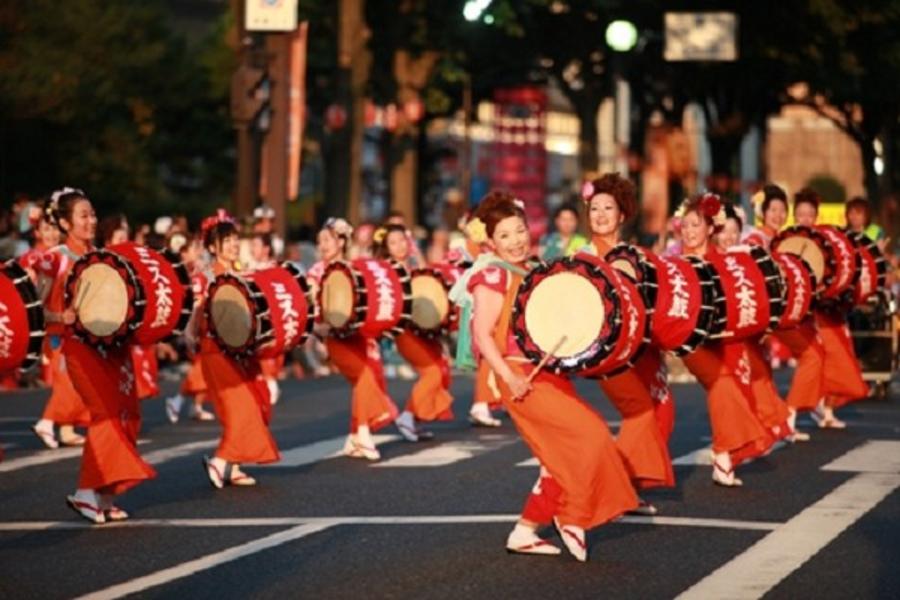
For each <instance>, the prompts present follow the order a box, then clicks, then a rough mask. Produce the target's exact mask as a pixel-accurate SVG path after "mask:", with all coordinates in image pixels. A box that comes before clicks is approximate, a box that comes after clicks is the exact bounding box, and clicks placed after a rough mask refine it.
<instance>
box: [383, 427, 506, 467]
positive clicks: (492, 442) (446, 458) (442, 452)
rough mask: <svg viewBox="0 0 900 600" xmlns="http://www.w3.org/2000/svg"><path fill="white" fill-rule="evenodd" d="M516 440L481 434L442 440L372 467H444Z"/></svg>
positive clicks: (502, 436)
mask: <svg viewBox="0 0 900 600" xmlns="http://www.w3.org/2000/svg"><path fill="white" fill-rule="evenodd" d="M517 440H518V438H517V437H515V436H506V435H496V434H495V435H490V434H487V435H482V436H479V439H477V440H458V441H452V442H444V443H442V444H440V445H438V446H431V447H429V448H425V449H423V450H419V451H418V452H413V453H412V454H405V455H403V456H397V457H394V458H390V459H387V460H384V461H381V462H378V463H373V464H372V466H373V467H377V468H390V467H445V466H447V465H451V464H453V463H456V462H459V461H461V460H468V459H470V458H473V457H475V456H478V455H480V454H485V453H487V452H491V451H493V450H498V449H500V448H502V447H504V446H509V445H510V444H513V443H515V442H516V441H517Z"/></svg>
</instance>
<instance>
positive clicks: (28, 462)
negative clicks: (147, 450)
mask: <svg viewBox="0 0 900 600" xmlns="http://www.w3.org/2000/svg"><path fill="white" fill-rule="evenodd" d="M149 441H150V440H138V445H143V444H146V443H148V442H149ZM80 457H81V446H77V447H74V448H58V449H56V450H50V449H47V450H38V451H37V452H36V453H35V454H30V455H28V456H23V457H21V458H12V459H9V460H4V461H3V462H0V473H9V472H11V471H18V470H19V469H27V468H28V467H37V466H40V465H46V464H50V463H54V462H58V461H61V460H68V459H70V458H80Z"/></svg>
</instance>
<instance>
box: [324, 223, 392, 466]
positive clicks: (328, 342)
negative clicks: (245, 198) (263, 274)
mask: <svg viewBox="0 0 900 600" xmlns="http://www.w3.org/2000/svg"><path fill="white" fill-rule="evenodd" d="M352 235H353V228H352V227H351V226H350V224H349V223H347V221H345V220H344V219H335V218H331V219H328V220H327V221H326V222H325V225H324V226H323V227H322V229H321V230H320V231H319V233H318V236H317V238H316V241H317V245H318V251H319V261H318V262H317V263H316V264H314V265H313V266H312V267H311V268H310V270H309V273H308V274H307V278H308V279H309V282H310V285H311V286H312V287H313V289H314V291H316V292H317V290H318V289H319V288H320V287H321V283H322V277H323V275H324V273H325V269H326V267H327V266H328V265H329V264H331V263H333V262H336V261H340V260H344V259H346V257H347V252H348V250H349V245H350V239H351V236H352ZM316 327H317V330H318V333H319V334H320V335H326V336H327V337H325V346H326V347H327V349H328V354H329V356H330V358H331V361H332V362H333V363H334V365H335V366H336V367H337V369H338V371H340V372H341V374H342V375H343V376H344V377H346V378H347V381H349V382H350V384H351V385H352V386H353V394H352V399H351V408H350V434H349V435H348V436H347V441H346V442H345V443H344V454H346V455H347V456H350V457H353V458H365V459H367V460H378V459H380V458H381V453H380V452H378V448H376V447H375V440H374V439H373V438H372V432H373V431H375V430H377V429H380V428H381V427H384V426H385V425H388V424H389V423H391V422H393V421H394V419H395V418H396V417H397V407H396V405H395V404H394V402H393V400H391V398H390V396H388V393H387V386H386V384H385V379H384V369H383V367H382V364H381V357H380V354H379V352H378V342H377V340H375V339H373V338H366V337H363V336H361V335H358V334H355V335H352V336H350V337H347V338H343V339H340V338H337V337H335V336H333V335H327V334H328V328H327V326H326V325H325V324H324V323H317V324H316Z"/></svg>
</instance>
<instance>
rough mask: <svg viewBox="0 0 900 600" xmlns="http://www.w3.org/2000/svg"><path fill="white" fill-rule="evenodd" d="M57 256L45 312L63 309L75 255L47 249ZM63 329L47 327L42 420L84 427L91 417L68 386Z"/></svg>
mask: <svg viewBox="0 0 900 600" xmlns="http://www.w3.org/2000/svg"><path fill="white" fill-rule="evenodd" d="M51 252H57V253H59V254H61V255H62V256H61V260H60V270H59V273H58V274H57V276H56V279H55V280H54V281H53V286H52V287H51V288H50V294H49V296H47V300H46V304H47V310H49V311H51V312H54V313H56V314H61V313H62V312H63V311H64V310H65V308H66V306H65V286H66V279H67V278H68V275H69V272H70V271H71V270H72V265H73V264H74V262H75V261H76V260H78V258H79V256H78V255H77V254H75V252H74V251H73V250H72V249H71V248H69V247H68V246H59V247H57V248H54V249H53V250H51ZM65 334H66V328H65V326H64V325H63V324H62V323H48V324H47V339H46V341H45V342H44V348H45V351H46V353H47V357H48V358H49V361H50V371H51V377H50V379H51V381H52V382H53V391H52V393H51V394H50V399H49V400H47V405H46V406H45V407H44V413H43V415H41V418H42V419H48V420H50V421H53V422H54V423H58V424H62V425H80V426H86V425H88V424H89V423H90V422H91V415H90V412H88V408H87V406H86V405H85V400H83V399H82V397H81V396H80V395H79V393H78V392H77V391H76V390H75V387H73V385H72V379H71V378H70V377H69V370H68V368H67V364H66V360H65V359H64V358H63V351H64V348H63V346H64V345H65V344H66V343H67V342H68V337H67V336H66V335H65Z"/></svg>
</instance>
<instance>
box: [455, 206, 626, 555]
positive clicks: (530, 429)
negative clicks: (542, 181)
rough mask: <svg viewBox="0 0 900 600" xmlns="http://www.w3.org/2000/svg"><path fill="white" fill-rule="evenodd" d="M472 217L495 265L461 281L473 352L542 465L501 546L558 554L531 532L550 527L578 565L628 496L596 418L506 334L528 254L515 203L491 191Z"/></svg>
mask: <svg viewBox="0 0 900 600" xmlns="http://www.w3.org/2000/svg"><path fill="white" fill-rule="evenodd" d="M476 218H477V219H478V221H479V222H480V223H482V224H483V234H484V239H485V241H486V242H487V244H488V246H489V247H490V250H491V251H492V252H493V253H494V254H495V255H496V258H497V259H499V262H497V263H496V264H495V265H492V266H488V267H486V268H484V269H482V270H481V271H479V272H477V273H476V274H474V275H473V276H472V278H471V279H470V280H469V282H468V287H469V290H470V291H471V293H472V295H473V297H474V311H473V316H472V334H473V335H472V337H473V341H474V346H475V348H474V349H475V350H476V351H477V352H478V354H480V360H483V361H485V362H486V363H487V364H488V365H489V366H490V368H491V370H492V371H493V373H494V375H495V376H496V380H497V383H498V387H499V389H500V393H501V399H502V401H503V404H504V406H505V407H506V409H507V411H509V414H510V415H511V416H512V419H513V421H514V422H515V424H516V428H517V429H518V430H519V432H520V434H521V435H522V437H523V439H524V441H525V443H526V444H528V446H529V448H530V449H531V451H532V453H533V454H534V456H535V457H537V459H538V461H539V462H540V463H541V465H542V468H541V476H540V477H539V479H538V483H537V485H536V486H535V489H534V490H533V492H532V494H531V495H530V497H529V499H528V501H527V502H526V505H525V508H524V510H523V512H522V515H521V517H520V519H519V521H518V523H517V524H516V526H515V528H514V529H513V531H512V532H511V533H510V534H509V537H508V539H507V543H506V547H507V549H508V550H509V551H510V552H517V553H525V554H559V553H560V550H559V549H558V548H557V547H556V546H554V545H552V544H550V543H549V542H547V541H546V540H543V539H541V538H540V537H538V535H537V529H538V527H539V526H541V525H544V524H549V523H550V522H553V523H554V524H555V526H556V528H557V530H558V531H559V533H560V536H561V538H562V540H563V543H564V544H565V546H566V548H567V549H568V550H569V551H570V552H571V553H572V555H574V556H575V557H576V558H577V559H578V560H579V561H585V560H587V551H588V548H587V543H586V540H585V530H586V529H589V528H591V527H596V526H597V525H600V524H602V523H605V522H607V521H609V520H611V519H614V518H616V517H617V516H619V515H621V514H623V513H625V512H627V511H629V510H632V509H634V508H636V507H637V505H638V501H637V496H636V495H635V493H634V489H633V488H632V485H631V482H630V480H629V476H628V471H627V470H626V468H625V465H624V464H623V463H622V459H621V457H620V456H619V452H618V450H617V448H616V445H615V442H614V441H613V439H612V436H611V435H610V433H609V429H607V426H606V423H605V422H604V420H603V417H601V416H600V414H599V413H598V412H597V411H596V410H594V409H593V408H592V407H591V406H589V405H588V404H587V402H585V401H584V400H582V399H581V398H580V397H579V396H578V394H577V392H576V391H575V388H574V386H573V385H572V383H571V382H570V381H569V380H568V379H566V378H564V377H559V376H555V375H551V374H550V373H548V372H546V371H539V372H537V373H533V372H532V368H533V367H532V365H531V364H530V363H529V362H528V360H527V359H525V358H524V357H523V356H522V354H521V351H520V350H519V348H518V345H517V344H516V342H515V340H514V339H513V337H512V335H511V333H512V332H511V327H510V318H511V314H512V307H513V302H514V300H515V297H516V293H517V291H518V289H519V286H520V285H521V283H522V281H523V275H524V274H525V273H526V269H527V264H528V263H527V262H526V261H527V259H528V256H529V252H530V248H531V241H530V239H529V235H528V227H527V225H526V223H525V212H524V210H523V208H522V205H521V202H519V201H517V200H516V199H515V198H514V197H512V196H511V195H509V194H507V193H503V192H492V193H490V194H488V195H487V197H485V198H484V199H483V200H482V202H481V204H480V205H479V207H478V210H477V212H476ZM463 326H465V324H463Z"/></svg>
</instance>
